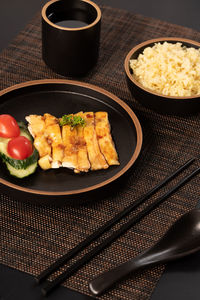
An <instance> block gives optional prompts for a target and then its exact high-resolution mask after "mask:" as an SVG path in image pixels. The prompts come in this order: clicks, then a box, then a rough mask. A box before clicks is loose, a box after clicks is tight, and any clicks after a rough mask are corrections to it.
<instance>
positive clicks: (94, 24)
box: [42, 0, 101, 76]
mask: <svg viewBox="0 0 200 300" xmlns="http://www.w3.org/2000/svg"><path fill="white" fill-rule="evenodd" d="M100 30H101V10H100V8H99V7H98V6H97V5H96V4H95V3H93V2H92V1H89V0H52V1H50V2H48V3H46V5H45V6H44V7H43V9H42V58H43V60H44V62H45V63H46V64H47V66H49V67H50V68H51V69H52V70H54V71H55V72H56V73H58V74H61V75H64V76H83V75H85V74H86V73H87V72H88V71H89V70H90V69H91V68H92V67H93V66H94V65H95V64H96V62H97V59H98V54H99V42H100Z"/></svg>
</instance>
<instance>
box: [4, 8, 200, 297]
mask: <svg viewBox="0 0 200 300" xmlns="http://www.w3.org/2000/svg"><path fill="white" fill-rule="evenodd" d="M102 13H103V19H102V31H101V48H100V57H99V61H98V63H97V65H96V66H95V67H94V69H93V70H92V71H91V72H90V73H89V74H88V75H87V76H86V77H84V78H81V79H79V80H81V81H84V82H89V83H92V84H95V85H98V86H100V87H103V88H104V89H107V90H108V91H110V92H112V93H114V94H116V95H117V96H118V97H119V98H121V99H123V100H124V101H126V102H127V103H128V104H129V105H130V106H131V107H132V108H133V110H134V112H135V113H136V115H137V116H138V118H139V120H140V122H141V124H142V127H143V133H144V145H143V149H142V153H141V156H140V158H139V159H138V161H137V163H136V164H135V167H134V169H133V170H132V172H131V174H130V176H129V178H128V179H127V182H126V183H124V184H123V185H122V186H121V187H120V188H119V190H118V191H117V193H116V195H113V196H110V197H107V198H105V199H103V200H102V201H95V199H94V201H93V202H92V203H88V204H85V205H81V206H79V207H62V208H55V207H42V206H41V207H40V206H35V205H33V204H28V203H20V202H17V201H15V200H12V199H9V198H8V197H6V196H4V195H1V201H0V228H1V229H0V230H1V243H0V262H1V263H3V264H5V265H8V266H10V267H14V268H16V269H19V270H21V271H24V272H27V273H30V274H32V275H37V274H39V273H40V272H41V271H42V270H43V269H44V268H46V267H47V266H48V265H49V264H50V263H52V262H53V261H54V260H55V259H56V258H58V257H59V256H60V255H62V254H63V253H64V252H66V251H67V250H69V249H71V248H72V247H73V246H75V245H76V244H77V243H79V242H80V241H81V240H83V239H84V238H85V237H86V236H87V235H88V234H90V233H91V232H93V231H94V230H95V228H97V227H98V226H100V225H101V224H103V223H104V222H105V221H106V220H108V219H110V218H111V217H112V216H114V215H115V214H116V213H117V212H119V211H121V210H122V209H123V208H124V207H126V206H127V205H129V204H130V203H131V202H133V201H135V200H136V199H137V198H138V197H139V196H141V195H143V194H144V193H145V192H146V191H148V190H149V189H150V188H151V187H152V186H153V185H155V184H156V183H158V182H159V181H160V180H161V179H163V178H164V177H165V176H166V175H168V174H170V173H171V172H172V170H173V169H175V168H176V167H178V166H179V165H181V164H182V163H183V162H184V161H186V160H187V159H189V158H190V157H191V156H197V157H198V155H199V146H200V145H199V130H200V126H199V117H198V115H197V116H190V117H185V118H183V117H169V116H163V115H159V114H157V113H154V112H151V111H150V110H146V109H144V108H143V107H141V106H140V105H139V104H138V103H137V102H136V101H135V100H134V99H133V98H132V97H131V94H130V92H129V90H128V88H127V85H126V80H125V74H124V71H123V62H124V59H125V56H126V54H127V53H128V51H129V50H130V49H131V48H132V47H133V46H134V45H136V44H138V43H140V42H142V41H144V40H147V39H150V38H156V37H160V36H180V37H185V38H186V37H187V38H190V39H194V40H197V41H198V40H200V33H199V32H197V31H194V30H192V29H188V28H184V27H181V26H177V25H173V24H169V23H166V22H162V21H159V20H155V19H152V18H147V17H144V16H141V15H136V14H132V13H129V12H126V11H122V10H119V9H113V8H109V7H102ZM46 78H63V77H62V76H59V75H57V74H55V73H54V72H53V71H51V70H50V69H49V68H48V67H47V66H46V65H45V64H44V62H43V61H42V59H41V20H40V15H39V14H38V15H37V16H36V17H35V18H34V19H33V20H32V22H31V23H30V24H29V25H28V26H26V28H25V29H24V30H23V31H22V32H21V33H20V34H19V35H18V36H17V38H16V39H15V40H14V41H13V42H12V43H11V44H10V46H9V47H8V48H7V49H5V50H4V51H3V52H2V53H1V55H0V88H1V89H3V88H6V87H8V86H11V85H13V84H16V83H20V82H23V81H28V80H35V79H46ZM68 79H70V78H68ZM73 79H74V78H73ZM27 105H28V103H27ZM198 182H199V179H198V177H197V178H195V179H193V180H192V181H191V182H190V183H189V184H187V185H186V186H185V187H183V188H182V189H181V190H180V191H178V192H177V193H176V194H175V195H173V196H172V197H170V198H169V199H168V200H167V201H165V203H163V204H162V205H160V207H158V208H157V209H155V210H154V211H153V212H152V213H151V214H150V215H149V216H147V217H145V218H144V219H143V220H142V221H141V222H140V223H139V224H137V225H136V226H134V228H132V229H131V230H129V231H128V232H127V233H126V234H124V235H123V236H122V237H121V238H119V239H118V240H117V241H116V242H115V243H113V244H112V245H111V246H110V247H109V248H108V249H106V250H105V251H103V252H102V253H101V254H100V255H98V256H97V257H96V258H95V259H93V260H92V261H91V262H90V263H89V264H87V265H86V266H84V267H83V268H82V269H81V270H80V271H79V272H77V273H76V274H75V275H74V276H72V277H71V278H70V279H68V280H67V281H66V282H65V283H64V285H65V286H66V287H69V288H71V289H73V290H76V291H79V292H82V293H83V294H88V295H90V292H89V291H88V282H89V281H90V280H91V279H92V278H93V277H94V276H96V275H97V274H100V273H101V272H103V271H105V270H108V269H110V268H111V267H114V266H115V265H117V264H119V263H121V262H124V261H126V260H127V259H129V258H132V257H134V256H135V255H137V254H138V253H140V252H141V251H142V250H144V249H146V248H148V247H150V246H151V245H153V244H154V243H155V242H156V241H157V240H158V239H159V238H160V237H161V236H162V235H163V234H164V232H165V231H166V230H167V229H168V227H169V226H170V225H171V224H172V223H173V222H174V221H175V220H176V219H177V218H178V217H179V216H180V215H182V214H183V213H184V212H186V211H189V210H190V209H191V208H193V207H194V206H195V205H196V203H197V201H198V196H199V192H200V187H199V184H198ZM165 190H166V189H165ZM151 201H152V200H149V202H151ZM149 202H148V203H149ZM123 222H124V221H123ZM94 244H95V243H94ZM86 251H88V249H87V250H86ZM86 251H85V252H86ZM163 270H164V266H159V267H154V268H151V269H148V270H144V271H142V272H139V273H137V274H136V275H132V276H130V277H129V278H128V279H127V280H125V281H123V282H122V283H120V284H118V285H117V286H116V287H115V288H114V289H113V290H112V291H110V292H108V293H107V294H105V295H103V296H102V297H101V299H125V300H127V299H131V300H132V299H140V300H142V299H149V298H150V296H151V294H152V291H153V290H154V288H155V286H156V283H157V281H158V279H159V277H160V275H161V274H162V271H163Z"/></svg>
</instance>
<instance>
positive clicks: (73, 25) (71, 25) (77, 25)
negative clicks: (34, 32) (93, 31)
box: [55, 20, 88, 28]
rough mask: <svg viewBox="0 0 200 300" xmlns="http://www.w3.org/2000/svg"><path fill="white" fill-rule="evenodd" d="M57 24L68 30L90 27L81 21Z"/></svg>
mask: <svg viewBox="0 0 200 300" xmlns="http://www.w3.org/2000/svg"><path fill="white" fill-rule="evenodd" d="M55 24H56V25H58V26H61V27H67V28H80V27H85V26H87V25H88V24H87V23H86V22H83V21H79V20H63V21H58V22H56V23H55Z"/></svg>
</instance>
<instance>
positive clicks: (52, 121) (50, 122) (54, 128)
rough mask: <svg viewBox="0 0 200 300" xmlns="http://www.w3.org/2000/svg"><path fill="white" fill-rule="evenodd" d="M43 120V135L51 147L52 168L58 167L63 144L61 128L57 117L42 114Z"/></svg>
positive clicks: (62, 154)
mask: <svg viewBox="0 0 200 300" xmlns="http://www.w3.org/2000/svg"><path fill="white" fill-rule="evenodd" d="M44 120H45V125H46V128H45V135H46V136H47V139H48V143H49V144H51V147H52V163H51V166H52V168H59V167H60V166H61V165H62V159H63V156H64V146H63V141H62V136H61V129H60V125H59V122H58V119H57V118H56V117H54V116H52V115H50V114H44Z"/></svg>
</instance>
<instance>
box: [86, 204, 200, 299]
mask: <svg viewBox="0 0 200 300" xmlns="http://www.w3.org/2000/svg"><path fill="white" fill-rule="evenodd" d="M198 250H200V209H193V210H191V211H190V212H189V213H186V214H184V215H183V216H182V217H181V218H179V219H178V220H177V221H176V222H175V223H174V224H173V225H172V226H171V227H170V228H169V230H168V231H167V232H166V233H165V235H164V236H163V237H162V238H161V239H160V240H159V241H158V242H157V243H156V244H155V245H154V246H153V247H151V248H149V249H148V250H146V251H144V252H142V253H141V254H139V255H138V256H137V257H135V258H133V259H131V260H129V261H127V262H125V263H123V264H121V265H119V266H117V267H116V268H114V269H112V270H110V271H108V272H105V273H103V274H101V275H100V276H99V277H97V278H95V279H93V280H92V281H91V282H90V283H89V289H90V291H91V292H92V293H93V294H94V295H100V294H102V293H103V292H105V291H106V290H107V289H108V288H110V287H111V286H112V285H113V284H114V283H116V282H117V281H119V280H120V279H122V278H124V277H125V276H127V275H128V274H129V273H131V272H134V271H137V270H138V269H141V268H144V267H147V266H153V265H156V264H159V263H163V262H167V261H171V260H175V259H177V258H181V257H183V256H186V255H189V254H191V253H194V252H196V251H198Z"/></svg>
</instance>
